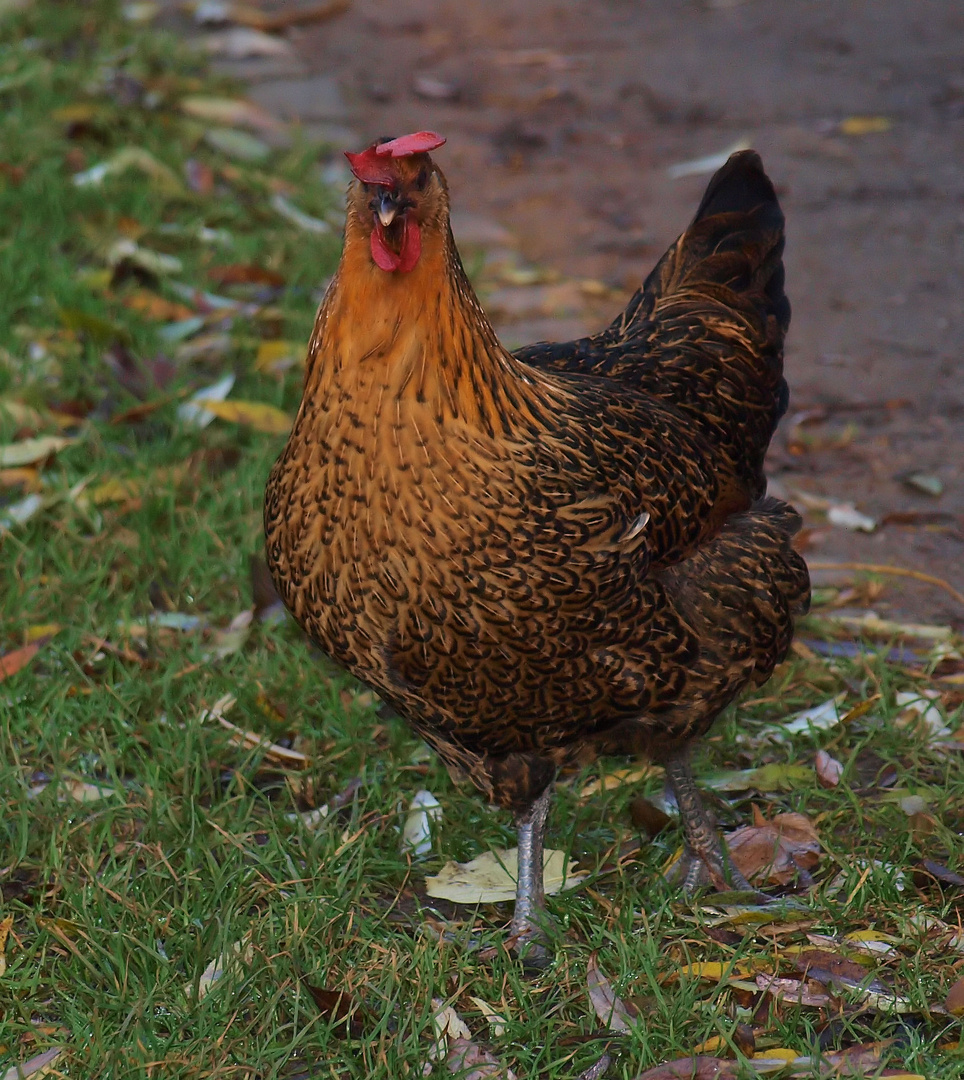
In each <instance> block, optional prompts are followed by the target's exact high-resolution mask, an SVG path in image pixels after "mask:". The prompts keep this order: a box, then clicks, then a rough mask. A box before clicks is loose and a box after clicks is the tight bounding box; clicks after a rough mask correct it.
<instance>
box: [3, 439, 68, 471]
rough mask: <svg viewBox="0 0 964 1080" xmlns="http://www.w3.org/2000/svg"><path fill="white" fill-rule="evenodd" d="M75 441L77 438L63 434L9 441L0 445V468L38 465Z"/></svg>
mask: <svg viewBox="0 0 964 1080" xmlns="http://www.w3.org/2000/svg"><path fill="white" fill-rule="evenodd" d="M75 442H77V440H76V439H68V438H66V437H65V436H63V435H41V436H39V437H38V438H36V439H22V440H21V441H20V442H14V443H7V444H6V445H5V446H0V468H4V469H9V468H20V467H22V466H24V465H36V464H37V463H38V462H41V461H46V460H47V458H49V457H53V455H54V454H57V453H59V452H60V451H61V450H63V449H65V448H66V447H68V446H71V445H72V444H73V443H75Z"/></svg>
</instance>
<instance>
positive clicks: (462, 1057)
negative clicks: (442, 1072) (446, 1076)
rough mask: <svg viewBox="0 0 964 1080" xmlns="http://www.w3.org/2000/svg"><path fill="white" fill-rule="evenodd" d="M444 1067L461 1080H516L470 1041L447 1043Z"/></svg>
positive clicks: (501, 1065) (493, 1058) (489, 1054)
mask: <svg viewBox="0 0 964 1080" xmlns="http://www.w3.org/2000/svg"><path fill="white" fill-rule="evenodd" d="M445 1067H446V1068H447V1069H448V1071H449V1072H450V1073H455V1074H457V1075H458V1076H459V1077H460V1078H461V1080H516V1075H515V1073H514V1072H513V1071H512V1070H511V1069H510V1068H508V1066H506V1065H503V1064H502V1063H501V1062H500V1061H499V1059H498V1058H497V1057H496V1056H495V1055H494V1054H492V1053H491V1052H490V1051H488V1050H486V1049H484V1048H483V1047H481V1046H479V1045H478V1043H474V1042H472V1040H471V1039H453V1040H452V1041H451V1042H450V1043H449V1048H448V1053H447V1054H446V1057H445Z"/></svg>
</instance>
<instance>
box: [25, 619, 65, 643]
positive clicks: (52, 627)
mask: <svg viewBox="0 0 964 1080" xmlns="http://www.w3.org/2000/svg"><path fill="white" fill-rule="evenodd" d="M59 633H60V624H59V623H55V622H48V623H38V624H37V625H36V626H28V627H27V634H26V637H27V642H28V644H29V643H31V642H34V641H40V640H41V639H43V638H49V637H53V636H54V634H59Z"/></svg>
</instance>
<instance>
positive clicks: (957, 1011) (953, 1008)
mask: <svg viewBox="0 0 964 1080" xmlns="http://www.w3.org/2000/svg"><path fill="white" fill-rule="evenodd" d="M944 1008H945V1009H947V1011H948V1012H949V1013H950V1014H951V1016H964V978H961V979H958V980H957V982H956V983H954V985H953V986H952V987H951V988H950V990H948V991H947V997H946V998H944Z"/></svg>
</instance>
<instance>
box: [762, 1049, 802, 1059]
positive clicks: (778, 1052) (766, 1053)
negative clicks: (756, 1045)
mask: <svg viewBox="0 0 964 1080" xmlns="http://www.w3.org/2000/svg"><path fill="white" fill-rule="evenodd" d="M798 1057H800V1054H799V1052H798V1051H796V1050H789V1049H787V1047H785V1046H774V1047H773V1048H772V1049H771V1050H761V1051H760V1052H759V1053H757V1054H754V1055H753V1058H752V1060H753V1061H756V1060H758V1059H765V1058H777V1059H779V1060H780V1061H796V1060H797V1058H798Z"/></svg>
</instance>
